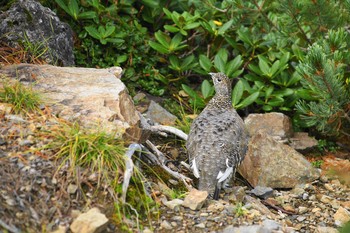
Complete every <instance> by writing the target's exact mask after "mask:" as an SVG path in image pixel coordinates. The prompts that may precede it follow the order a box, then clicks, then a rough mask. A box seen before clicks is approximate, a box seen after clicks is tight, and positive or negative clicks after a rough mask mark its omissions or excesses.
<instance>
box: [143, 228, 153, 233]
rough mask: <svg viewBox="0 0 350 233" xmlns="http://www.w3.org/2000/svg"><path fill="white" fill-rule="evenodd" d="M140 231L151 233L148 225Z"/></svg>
mask: <svg viewBox="0 0 350 233" xmlns="http://www.w3.org/2000/svg"><path fill="white" fill-rule="evenodd" d="M142 233H153V231H152V230H151V229H149V228H148V227H146V228H145V229H144V230H143V232H142Z"/></svg>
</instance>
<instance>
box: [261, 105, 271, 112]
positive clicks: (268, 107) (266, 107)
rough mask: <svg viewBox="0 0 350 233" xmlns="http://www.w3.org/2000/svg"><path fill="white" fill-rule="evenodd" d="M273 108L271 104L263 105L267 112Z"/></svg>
mask: <svg viewBox="0 0 350 233" xmlns="http://www.w3.org/2000/svg"><path fill="white" fill-rule="evenodd" d="M272 109H273V107H272V106H270V105H268V104H264V106H263V110H264V111H265V112H269V111H271V110H272Z"/></svg>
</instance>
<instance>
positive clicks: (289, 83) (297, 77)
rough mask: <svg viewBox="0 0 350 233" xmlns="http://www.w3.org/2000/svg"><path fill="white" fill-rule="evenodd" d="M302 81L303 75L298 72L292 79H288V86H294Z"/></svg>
mask: <svg viewBox="0 0 350 233" xmlns="http://www.w3.org/2000/svg"><path fill="white" fill-rule="evenodd" d="M300 79H301V75H300V74H299V73H298V72H294V73H293V74H292V77H291V78H290V79H288V82H287V86H292V85H293V84H295V83H297V82H299V81H300Z"/></svg>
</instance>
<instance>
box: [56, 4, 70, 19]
mask: <svg viewBox="0 0 350 233" xmlns="http://www.w3.org/2000/svg"><path fill="white" fill-rule="evenodd" d="M55 2H56V3H57V4H58V5H59V6H60V7H61V8H62V9H63V10H64V11H65V12H66V13H67V14H69V15H71V12H70V10H69V9H68V6H67V5H66V4H65V3H64V1H63V0H55ZM71 16H73V15H71Z"/></svg>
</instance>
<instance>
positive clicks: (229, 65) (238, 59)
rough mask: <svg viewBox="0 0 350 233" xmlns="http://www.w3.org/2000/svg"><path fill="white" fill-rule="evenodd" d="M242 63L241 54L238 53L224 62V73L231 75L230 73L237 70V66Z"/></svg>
mask: <svg viewBox="0 0 350 233" xmlns="http://www.w3.org/2000/svg"><path fill="white" fill-rule="evenodd" d="M242 63H243V61H242V57H241V55H238V56H237V57H235V59H233V60H231V61H229V62H228V63H227V64H226V69H225V73H226V75H227V76H229V77H232V74H233V73H234V72H235V71H237V69H238V68H239V66H241V65H242ZM235 77H236V76H235Z"/></svg>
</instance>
